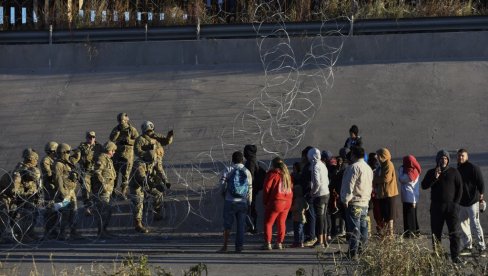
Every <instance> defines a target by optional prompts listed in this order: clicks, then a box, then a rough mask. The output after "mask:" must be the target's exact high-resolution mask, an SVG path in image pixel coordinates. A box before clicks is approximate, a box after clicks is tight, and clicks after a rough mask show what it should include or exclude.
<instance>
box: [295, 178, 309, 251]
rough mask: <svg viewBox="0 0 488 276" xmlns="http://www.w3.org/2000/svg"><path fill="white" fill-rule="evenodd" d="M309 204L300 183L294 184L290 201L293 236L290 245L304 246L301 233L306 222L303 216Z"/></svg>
mask: <svg viewBox="0 0 488 276" xmlns="http://www.w3.org/2000/svg"><path fill="white" fill-rule="evenodd" d="M308 208H309V206H308V204H307V202H306V201H305V198H304V197H303V188H302V186H300V185H295V186H294V187H293V203H292V207H291V210H292V213H293V236H294V242H293V244H292V247H304V245H303V241H304V239H305V237H304V234H303V225H304V224H305V223H306V222H307V220H306V218H305V211H306V210H308Z"/></svg>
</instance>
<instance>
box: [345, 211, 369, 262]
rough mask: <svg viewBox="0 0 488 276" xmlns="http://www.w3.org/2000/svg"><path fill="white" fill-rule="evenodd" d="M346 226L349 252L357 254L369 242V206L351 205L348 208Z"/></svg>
mask: <svg viewBox="0 0 488 276" xmlns="http://www.w3.org/2000/svg"><path fill="white" fill-rule="evenodd" d="M346 227H347V232H348V233H349V234H350V235H351V236H350V238H349V254H351V256H355V255H356V254H357V253H358V249H359V248H360V247H364V246H365V245H366V243H367V242H368V207H359V206H354V205H349V206H348V207H347V209H346Z"/></svg>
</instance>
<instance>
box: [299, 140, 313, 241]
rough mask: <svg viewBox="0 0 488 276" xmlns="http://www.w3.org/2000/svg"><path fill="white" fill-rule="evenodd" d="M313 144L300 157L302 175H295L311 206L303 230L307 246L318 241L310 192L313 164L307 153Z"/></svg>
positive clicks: (306, 214) (306, 213)
mask: <svg viewBox="0 0 488 276" xmlns="http://www.w3.org/2000/svg"><path fill="white" fill-rule="evenodd" d="M312 148H313V147H312V146H307V147H305V148H304V149H303V150H302V155H301V159H300V168H301V169H300V175H299V177H295V179H296V180H297V182H294V183H295V184H296V185H300V186H302V188H303V196H304V198H305V201H306V202H307V204H308V205H309V206H310V208H308V210H307V211H306V212H305V217H306V221H307V222H306V223H305V225H304V226H303V232H304V236H305V242H304V245H305V246H312V245H314V244H315V242H316V241H317V238H316V237H315V211H314V208H313V199H312V196H311V194H310V189H311V186H310V183H311V179H312V176H311V171H310V167H311V164H310V162H309V161H308V157H307V154H308V152H309V151H310V149H312Z"/></svg>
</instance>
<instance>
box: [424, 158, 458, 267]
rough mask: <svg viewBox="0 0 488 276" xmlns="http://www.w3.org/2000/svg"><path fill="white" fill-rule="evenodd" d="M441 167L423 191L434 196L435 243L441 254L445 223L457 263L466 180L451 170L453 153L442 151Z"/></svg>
mask: <svg viewBox="0 0 488 276" xmlns="http://www.w3.org/2000/svg"><path fill="white" fill-rule="evenodd" d="M436 162H437V167H436V168H435V169H430V170H429V171H427V174H426V175H425V177H424V179H423V180H422V189H424V190H425V189H429V188H430V189H431V193H430V200H431V202H430V227H431V230H432V234H433V237H432V239H433V240H432V243H433V246H434V250H435V251H436V252H437V249H438V247H439V246H441V237H442V228H443V227H444V222H446V224H447V229H448V231H449V243H450V251H451V259H452V261H453V262H455V263H459V262H461V260H460V259H459V244H460V225H459V202H460V201H461V196H462V194H463V180H462V178H461V174H459V172H458V170H456V169H455V168H452V167H449V153H448V152H447V151H445V150H441V151H439V152H438V153H437V156H436Z"/></svg>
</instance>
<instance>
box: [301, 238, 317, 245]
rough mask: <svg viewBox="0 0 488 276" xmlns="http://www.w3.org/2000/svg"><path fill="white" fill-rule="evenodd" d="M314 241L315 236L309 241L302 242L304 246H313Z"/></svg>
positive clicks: (315, 239) (315, 240)
mask: <svg viewBox="0 0 488 276" xmlns="http://www.w3.org/2000/svg"><path fill="white" fill-rule="evenodd" d="M316 242H317V238H313V239H311V240H309V241H306V242H304V243H303V244H304V245H305V246H313V245H314V244H315V243H316Z"/></svg>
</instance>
